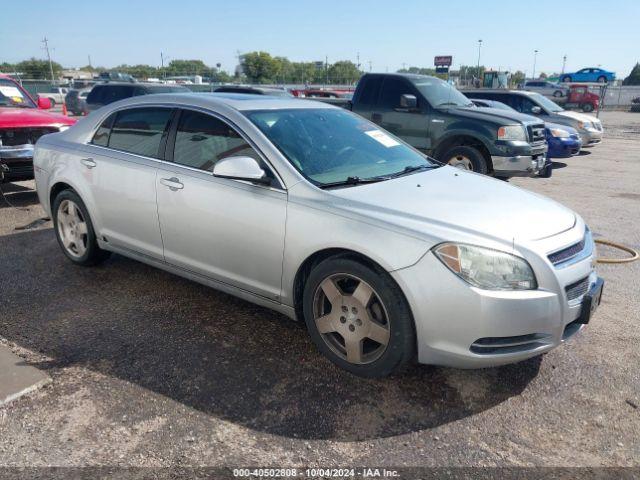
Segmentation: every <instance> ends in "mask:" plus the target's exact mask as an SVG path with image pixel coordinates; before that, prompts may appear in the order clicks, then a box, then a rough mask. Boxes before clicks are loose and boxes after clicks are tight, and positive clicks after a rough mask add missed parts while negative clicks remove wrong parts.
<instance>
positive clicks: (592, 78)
mask: <svg viewBox="0 0 640 480" xmlns="http://www.w3.org/2000/svg"><path fill="white" fill-rule="evenodd" d="M615 79H616V74H615V73H614V72H608V71H607V70H603V69H601V68H592V67H590V68H583V69H581V70H578V71H577V72H574V73H564V74H562V76H561V77H560V80H561V81H562V82H597V83H608V82H613V81H614V80H615Z"/></svg>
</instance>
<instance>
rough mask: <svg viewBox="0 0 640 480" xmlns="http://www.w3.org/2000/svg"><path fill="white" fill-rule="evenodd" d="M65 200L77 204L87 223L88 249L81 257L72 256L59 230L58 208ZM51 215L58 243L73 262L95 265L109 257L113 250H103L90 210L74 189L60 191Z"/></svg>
mask: <svg viewBox="0 0 640 480" xmlns="http://www.w3.org/2000/svg"><path fill="white" fill-rule="evenodd" d="M65 200H69V201H71V202H73V203H75V205H77V207H78V208H79V209H80V212H81V214H82V218H83V219H84V222H85V223H86V224H87V234H86V236H87V238H86V251H85V252H84V254H83V255H82V256H80V257H75V256H72V255H71V254H70V253H69V252H68V251H67V248H66V247H65V246H64V243H63V241H62V238H61V235H60V232H59V223H58V210H59V208H60V204H61V203H62V202H63V201H65ZM51 216H52V220H53V229H54V230H55V232H56V239H57V240H58V244H59V245H60V248H61V249H62V251H63V252H64V254H65V255H66V257H67V258H68V259H69V260H71V261H72V262H73V263H75V264H76V265H82V266H93V265H97V264H99V263H101V262H103V261H104V260H106V259H107V258H109V256H110V255H111V252H108V251H106V250H102V249H101V248H100V247H98V242H97V240H96V234H95V231H94V229H93V223H92V222H91V217H90V216H89V211H88V210H87V207H86V206H85V204H84V202H83V201H82V199H81V198H80V196H79V195H78V194H77V193H76V192H74V191H73V190H63V191H62V192H60V193H59V194H58V195H57V196H56V198H55V199H54V201H53V205H52V208H51Z"/></svg>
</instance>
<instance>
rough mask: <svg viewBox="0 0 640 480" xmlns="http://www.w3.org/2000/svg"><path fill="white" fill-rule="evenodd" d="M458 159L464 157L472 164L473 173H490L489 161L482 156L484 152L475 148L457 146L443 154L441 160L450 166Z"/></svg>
mask: <svg viewBox="0 0 640 480" xmlns="http://www.w3.org/2000/svg"><path fill="white" fill-rule="evenodd" d="M456 157H464V158H466V159H468V160H470V162H471V167H472V168H471V171H473V172H476V173H482V174H484V175H486V174H487V172H488V171H489V166H488V165H487V161H486V159H485V158H484V155H482V152H481V151H480V150H478V149H477V148H474V147H469V146H457V147H453V148H450V149H449V150H447V151H446V152H444V154H442V155H441V156H440V158H439V160H440V161H441V162H443V163H447V164H450V162H451V161H454V159H455V158H456Z"/></svg>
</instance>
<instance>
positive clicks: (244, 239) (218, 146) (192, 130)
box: [157, 110, 287, 301]
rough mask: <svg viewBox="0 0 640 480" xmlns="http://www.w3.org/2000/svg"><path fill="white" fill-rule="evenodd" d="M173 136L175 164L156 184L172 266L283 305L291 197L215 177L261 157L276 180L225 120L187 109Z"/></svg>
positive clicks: (162, 172)
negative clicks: (220, 169)
mask: <svg viewBox="0 0 640 480" xmlns="http://www.w3.org/2000/svg"><path fill="white" fill-rule="evenodd" d="M172 130H173V131H172V133H171V134H170V136H169V142H168V146H167V150H168V152H167V154H168V158H167V159H168V160H173V163H165V164H163V165H162V166H160V167H159V171H158V179H157V191H158V215H159V217H160V228H161V231H162V239H163V242H164V257H165V261H166V262H167V263H170V264H172V265H175V266H178V267H181V268H184V269H187V270H190V271H192V272H195V273H198V274H200V275H204V276H207V277H209V278H212V279H214V280H218V281H221V282H224V283H227V284H230V285H233V286H236V287H238V288H241V289H243V290H247V291H250V292H252V293H256V294H258V295H261V296H263V297H266V298H269V299H271V300H276V301H278V300H279V299H280V290H281V277H282V258H283V253H284V233H285V220H286V208H287V195H286V191H285V190H284V189H280V188H272V187H265V186H260V185H254V184H251V183H248V182H244V181H238V180H230V179H223V178H217V177H214V176H213V174H212V171H213V166H214V165H215V163H216V162H217V161H218V160H221V159H222V158H226V157H230V156H234V155H242V156H252V157H254V158H256V159H257V160H259V161H260V162H261V163H262V165H263V168H265V171H267V174H268V175H271V176H273V172H272V171H271V170H270V169H269V167H268V166H267V165H266V164H265V163H264V162H263V161H262V160H261V157H260V155H259V154H258V153H257V152H256V151H255V150H254V149H253V147H252V146H251V145H250V144H249V143H248V142H247V141H246V140H245V139H244V137H242V136H241V135H240V134H239V133H238V132H237V131H236V130H235V129H234V128H232V127H231V126H230V125H229V124H228V123H226V122H225V121H223V120H222V119H220V118H217V117H214V116H212V115H209V114H205V113H202V112H198V111H191V110H183V111H182V112H181V113H180V115H179V117H178V118H177V119H176V127H175V128H174V129H172ZM172 145H174V146H173V149H172V148H171V147H172ZM273 178H274V179H275V176H274V177H273Z"/></svg>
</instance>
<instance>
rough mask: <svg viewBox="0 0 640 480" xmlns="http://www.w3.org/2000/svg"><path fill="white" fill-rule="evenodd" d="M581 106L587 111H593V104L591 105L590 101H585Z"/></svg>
mask: <svg viewBox="0 0 640 480" xmlns="http://www.w3.org/2000/svg"><path fill="white" fill-rule="evenodd" d="M580 108H582V110H583V111H584V112H587V113H589V112H593V105H591V104H590V103H583V104H582V105H581V106H580Z"/></svg>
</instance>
